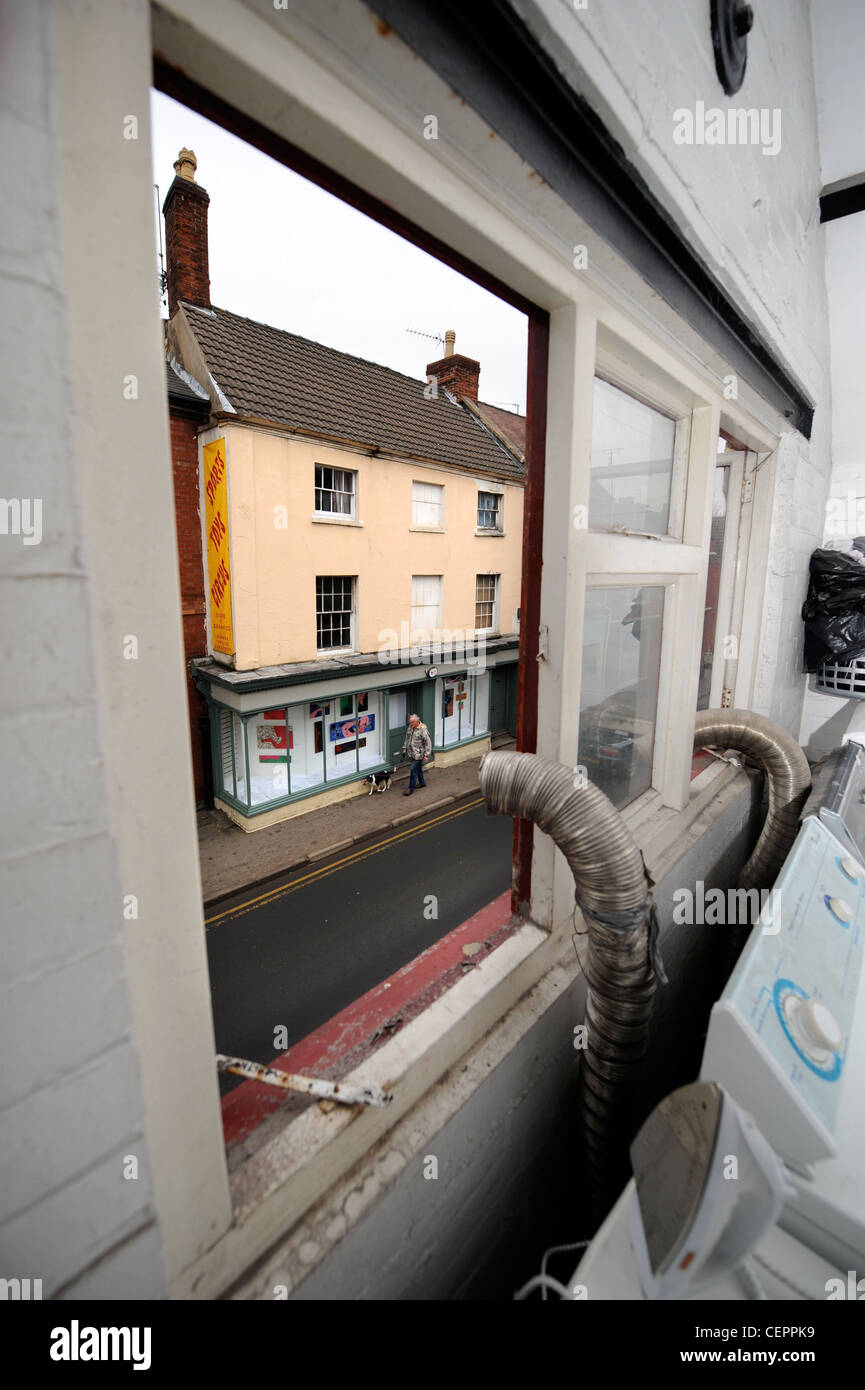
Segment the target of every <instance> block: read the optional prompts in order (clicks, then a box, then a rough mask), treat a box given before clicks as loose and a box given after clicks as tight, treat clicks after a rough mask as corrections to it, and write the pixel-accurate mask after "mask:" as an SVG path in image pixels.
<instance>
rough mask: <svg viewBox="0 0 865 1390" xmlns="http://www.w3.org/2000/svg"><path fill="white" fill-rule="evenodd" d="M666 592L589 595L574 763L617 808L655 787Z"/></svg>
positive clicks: (596, 591)
mask: <svg viewBox="0 0 865 1390" xmlns="http://www.w3.org/2000/svg"><path fill="white" fill-rule="evenodd" d="M663 612H664V589H663V587H662V586H660V585H652V586H647V585H644V586H642V587H641V588H608V589H588V590H587V591H586V610H585V626H584V631H583V666H582V682H581V685H582V695H581V700H580V744H579V747H580V751H579V761H580V763H581V764H582V766H583V767H585V769H586V772H587V774H588V777H589V780H590V781H591V782H592V783H594V785H595V786H596V787H600V789H601V791H602V792H604V793H605V794H606V795H607V796H608V797H609V798H610V800H611V801H612V803H613V805H614V806H617V807H622V806H625V805H627V803H628V802H629V801H633V800H634V798H635V797H637V796H639V795H640V793H641V792H644V791H646V789H647V788H648V787H650V786H651V784H652V753H653V750H654V743H655V719H656V715H657V705H658V672H659V668H660V662H661V623H662V619H663Z"/></svg>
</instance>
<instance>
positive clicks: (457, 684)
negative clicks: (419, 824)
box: [196, 663, 516, 829]
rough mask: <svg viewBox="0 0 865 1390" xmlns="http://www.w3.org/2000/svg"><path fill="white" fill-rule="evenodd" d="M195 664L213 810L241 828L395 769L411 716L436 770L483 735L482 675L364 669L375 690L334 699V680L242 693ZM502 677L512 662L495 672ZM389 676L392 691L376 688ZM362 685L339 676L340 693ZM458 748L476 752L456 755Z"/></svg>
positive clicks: (221, 673) (235, 682)
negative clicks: (204, 706)
mask: <svg viewBox="0 0 865 1390" xmlns="http://www.w3.org/2000/svg"><path fill="white" fill-rule="evenodd" d="M203 666H204V664H203V663H196V668H197V669H196V674H197V680H198V684H199V688H200V689H201V690H202V691H203V692H204V693H205V695H206V698H207V701H208V705H209V709H210V725H211V746H212V755H213V789H214V796H215V800H216V804H217V806H222V808H223V809H224V810H226V811H227V812H228V813H229V814H230V815H232V818H233V819H235V820H237V821H238V823H239V824H244V825H245V828H248V829H253V828H255V829H257V828H259V827H260V826H262V825H266V824H272V823H274V822H275V821H276V820H279V819H282V818H283V816H282V815H280V814H277V813H279V812H280V811H285V814H288V815H290V814H295V812H294V811H293V810H292V809H290V808H291V807H292V806H293V803H295V802H300V801H304V800H307V799H308V800H309V805H308V806H306V807H305V808H304V809H312V806H313V805H314V804H315V803H316V800H317V799H318V798H324V801H325V802H331V801H333V800H334V799H336V800H340V799H342V798H343V797H345V796H351V795H354V794H355V789H354V788H352V786H351V784H352V783H354V782H358V781H360V780H361V779H363V778H364V777H367V776H368V775H369V773H370V772H375V771H378V770H380V769H383V768H386V767H391V768H393V767H396V766H397V764H398V763H399V761H400V756H401V752H402V747H403V743H404V742H405V735H406V726H407V724H408V720H409V717H410V715H412V714H417V715H419V716H420V718H421V720H422V721H423V722H424V723H425V724H426V726H427V728H428V729H429V732H430V738H431V740H432V745H433V758H434V759H435V755H436V754H438V755H439V759H440V761H441V760H443V761H444V764H447V763H451V762H454V761H459V760H460V757H461V756H465V757H471V756H474V753H475V750H476V748H477V746H478V745H479V744H481V743H482V741H483V740H484V739H486V738H488V737H489V731H490V699H491V690H492V681H491V674H490V671H489V670H485V671H483V672H479V673H475V672H472V671H471V670H469V669H466V668H465V667H463V668H461V669H458V670H456V671H453V672H450V671H447V670H445V671H443V672H441V673H439V672H434V671H433V670H427V671H424V672H423V673H422V674H421V673H419V674H418V676H417V677H416V678H415V679H414V680H410V681H406V675H408V674H409V673H408V672H407V671H405V670H402V671H397V670H394V671H393V672H392V673H391V672H390V671H387V672H383V671H382V669H381V667H378V668H376V669H375V670H372V671H371V670H369V668H366V675H365V679H367V680H369V677H370V676H372V677H373V678H374V679H376V680H377V684H376V685H375V686H372V685H365V686H364V687H363V688H361V689H353V690H352V689H345V688H343V689H342V690H336V691H334V690H333V685H334V684H336V682H335V681H332V682H328V683H326V684H325V683H322V682H321V681H316V682H314V683H313V682H309V683H300V682H297V681H295V683H293V684H292V683H289V682H280V684H278V685H277V684H276V682H274V683H273V684H272V685H270V686H269V687H265V688H263V689H261V688H259V689H250V688H249V686H248V685H247V682H246V680H245V679H244V676H243V675H241V673H234V672H227V671H225V670H224V668H223V669H221V670H217V669H216V668H215V667H213V666H211V667H210V669H209V671H207V670H206V669H203ZM511 669H512V670H513V672H514V673H515V671H516V666H515V664H514V663H510V664H509V665H507V666H504V667H499V668H498V671H499V673H503V672H508V671H510V670H511ZM493 670H496V668H495V667H494V668H493ZM391 674H392V676H393V684H391V685H386V684H384V681H383V679H382V677H383V676H384V680H385V681H386V680H387V677H388V676H389V675H391ZM257 675H258V673H250V676H251V677H252V678H253V679H256V677H257ZM362 679H364V677H363V676H361V674H360V673H358V674H354V673H352V674H349V673H346V678H345V685H348V684H349V683H350V682H351V683H353V684H355V685H360V684H361V680H362ZM250 683H251V682H250ZM256 684H257V685H258V686H261V684H262V682H261V681H260V679H256ZM301 694H302V695H303V697H304V698H303V699H300V698H299V696H300V695H301ZM462 745H474V746H475V748H474V749H472V748H470V747H468V746H467V747H466V749H465V753H464V754H461V752H460V748H461V746H462ZM321 804H324V802H322V803H321ZM269 813H270V814H269ZM247 822H248V824H247Z"/></svg>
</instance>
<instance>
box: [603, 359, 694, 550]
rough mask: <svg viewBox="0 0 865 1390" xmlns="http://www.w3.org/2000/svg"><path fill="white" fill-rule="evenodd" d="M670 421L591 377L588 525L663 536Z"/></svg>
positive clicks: (670, 477) (672, 427)
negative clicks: (590, 453) (590, 456)
mask: <svg viewBox="0 0 865 1390" xmlns="http://www.w3.org/2000/svg"><path fill="white" fill-rule="evenodd" d="M675 440H676V424H675V421H674V420H671V419H669V418H668V417H667V416H666V415H662V414H661V412H660V411H659V410H653V409H652V408H651V406H648V405H643V403H642V401H638V400H635V399H634V397H633V396H629V395H627V394H626V392H624V391H620V390H619V389H618V387H616V386H610V385H609V383H608V382H606V381H601V379H600V378H599V377H596V378H595V392H594V402H593V408H592V474H591V483H590V489H589V526H590V527H591V528H592V529H593V530H595V531H612V530H614V529H615V528H616V527H624V528H625V529H626V530H628V531H648V532H650V533H651V534H652V535H661V536H663V535H666V534H667V532H668V530H669V523H670V494H671V489H672V482H673V453H674V446H675Z"/></svg>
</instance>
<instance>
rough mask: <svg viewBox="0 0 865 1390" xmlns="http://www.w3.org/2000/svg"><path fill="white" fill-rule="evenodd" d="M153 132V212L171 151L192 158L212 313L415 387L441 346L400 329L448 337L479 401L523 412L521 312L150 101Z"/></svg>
mask: <svg viewBox="0 0 865 1390" xmlns="http://www.w3.org/2000/svg"><path fill="white" fill-rule="evenodd" d="M151 124H152V138H153V160H154V166H153V181H154V183H156V184H158V185H159V201H160V207H161V204H162V202H163V201H164V199H165V195H166V193H167V192H168V189H169V187H170V185H171V181H172V179H173V178H174V167H173V166H174V161H175V160H176V158H177V154H178V151H179V150H180V148H181V147H182V146H183V145H186V146H187V147H188V148H189V149H192V150H194V151H195V155H196V158H197V160H198V169H197V171H196V180H197V182H198V183H200V184H201V185H202V187H204V188H206V189H207V192H208V193H209V194H210V207H209V209H208V229H209V240H210V297H211V301H212V302H213V303H214V304H215V305H217V306H218V307H219V308H222V309H230V310H231V311H232V312H233V313H235V314H242V315H244V316H245V317H247V318H251V319H257V320H259V321H260V322H262V323H269V324H272V325H273V326H274V327H276V328H283V329H287V330H288V331H289V332H291V333H298V334H300V335H301V336H302V337H304V338H312V339H314V340H315V341H316V342H319V343H326V344H327V345H328V346H329V347H334V348H339V349H340V350H341V351H343V352H350V353H353V354H354V355H355V356H357V357H365V358H367V359H368V360H369V361H371V362H380V363H383V364H384V365H385V366H388V367H393V368H394V369H395V370H396V371H399V372H404V373H405V374H406V375H407V376H414V377H417V378H418V379H423V377H424V368H425V366H426V364H427V362H431V361H433V360H434V359H435V358H437V357H441V356H442V354H443V353H444V344H443V343H441V344H438V343H436V342H433V341H432V339H430V338H421V337H416V336H415V335H414V334H412V333H408V332H407V331H406V330H407V329H409V328H412V329H419V330H421V331H422V332H423V333H430V334H439V335H440V336H441V338H442V339H444V334H445V329H447V328H453V329H454V330H455V332H456V335H457V336H456V350H457V352H462V353H464V354H465V355H466V356H467V357H474V358H476V359H477V360H478V361H479V362H480V364H481V376H480V389H479V396H480V399H481V400H482V401H488V402H491V403H493V404H500V405H504V406H505V407H506V408H509V407H511V408H512V407H513V406H515V405H518V407H519V410H520V412H521V413H523V414H525V408H526V394H525V393H526V348H527V331H528V330H527V320H526V317H525V315H524V314H521V313H520V312H519V311H518V310H516V309H513V308H512V307H511V306H510V305H509V304H504V303H502V301H501V300H500V299H497V298H496V297H495V296H494V295H491V294H489V293H488V292H487V291H486V290H483V289H481V288H480V287H479V286H478V285H475V284H474V283H473V282H472V281H470V280H466V279H465V278H464V277H463V276H462V275H458V274H457V273H456V271H453V270H451V269H450V268H449V267H448V266H444V265H442V264H441V263H440V262H439V261H437V260H435V259H434V258H433V257H432V256H428V255H427V254H426V253H425V252H424V251H420V250H418V249H417V248H416V247H414V246H412V245H410V244H409V243H408V242H406V241H403V240H402V238H401V237H398V236H396V235H395V234H394V233H393V232H390V231H388V230H387V229H386V228H384V227H382V226H380V225H379V224H378V223H377V222H373V221H372V220H371V219H370V218H368V217H365V216H364V215H363V214H362V213H359V212H357V211H355V209H354V208H351V207H348V206H347V204H345V203H343V202H341V201H340V200H339V199H338V198H335V197H333V196H332V195H331V194H329V193H325V192H324V191H323V190H322V189H320V188H318V187H316V185H314V184H311V183H308V182H307V181H306V180H305V179H303V178H301V177H300V176H299V175H298V174H295V173H294V172H293V171H292V170H290V169H287V168H285V167H284V166H283V165H281V164H277V163H276V162H275V161H274V160H272V159H270V158H269V157H268V156H267V155H264V154H262V153H261V152H260V151H259V150H256V149H253V148H252V147H251V146H250V145H247V144H245V143H244V142H243V141H242V140H238V139H237V138H236V137H235V136H233V135H229V134H228V132H227V131H224V130H222V129H221V127H219V126H215V125H212V124H211V122H210V121H206V120H204V118H203V117H201V116H199V115H197V114H196V113H194V112H192V111H189V110H188V109H187V108H186V107H185V106H181V105H180V104H179V102H176V101H173V100H172V99H171V98H170V97H166V96H163V95H162V94H161V93H159V92H153V93H151ZM159 218H160V221H161V220H162V214H161V212H160V214H159ZM163 239H164V226H163Z"/></svg>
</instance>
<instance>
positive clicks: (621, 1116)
mask: <svg viewBox="0 0 865 1390" xmlns="http://www.w3.org/2000/svg"><path fill="white" fill-rule="evenodd" d="M707 746H710V747H723V748H734V749H738V750H740V751H742V752H743V753H745V754H747V755H748V756H749V757H751V758H753V759H754V760H755V761H756V762H757V763H758V764H759V765H760V767H761V768H762V769H763V771H764V772H765V773H766V776H767V779H768V783H769V814H768V816H767V819H766V823H765V825H764V826H763V829H762V832H761V834H760V837H759V839H758V841H757V845H756V847H755V849H754V852H753V854H752V855H751V857H750V859H749V860H748V862H747V864H746V865H745V868H744V869H743V871H742V875H741V878H740V882H739V886H740V887H757V888H761V887H771V885H772V883H774V880H775V877H776V876H777V873H778V871H779V869H780V868H781V865H782V864H783V862H784V859H785V858H786V856H787V853H788V851H789V849H790V846H791V845H792V842H793V839H794V838H795V835H796V828H797V823H798V814H799V809H800V807H801V805H802V802H803V800H804V798H805V795H806V794H807V790H808V787H809V786H810V782H811V774H810V769H809V767H808V763H807V760H806V759H805V756H804V754H803V753H802V751H801V749H800V748H799V746H798V744H797V743H796V742H795V741H794V740H793V739H792V738H791V737H790V735H789V734H787V733H785V731H784V730H783V729H780V728H778V726H777V725H774V724H772V723H771V722H770V721H769V720H767V719H763V718H762V717H761V716H760V715H755V714H751V713H750V711H748V710H707V711H705V712H701V713H699V714H698V715H697V723H696V729H695V737H694V747H695V748H703V747H707ZM479 781H480V787H481V791H482V793H483V795H484V798H485V800H486V803H487V809H488V811H490V812H491V813H492V812H499V813H500V814H502V815H507V816H516V817H518V818H520V819H526V820H531V821H534V823H535V824H536V825H537V826H538V827H539V828H540V829H541V830H543V831H544V832H545V833H546V834H548V835H549V836H550V837H551V839H553V840H554V841H555V843H556V844H557V845H558V847H559V849H560V850H561V851H562V853H563V854H564V856H565V858H566V859H567V861H568V864H569V866H570V869H571V873H572V874H573V876H574V887H575V892H574V896H575V899H576V903H577V906H578V907H579V908H580V910H581V912H582V914H583V917H584V918H585V921H586V925H587V928H588V951H587V959H586V964H585V977H586V983H587V985H588V995H587V999H586V1020H585V1021H586V1024H587V1032H588V1038H587V1041H588V1046H587V1048H586V1050H585V1051H584V1053H583V1061H582V1065H581V1067H580V1102H579V1111H580V1114H579V1120H580V1129H581V1141H582V1145H583V1149H584V1155H585V1160H586V1166H587V1173H586V1176H587V1183H588V1189H589V1197H590V1207H591V1210H592V1214H593V1215H595V1216H597V1217H598V1218H600V1217H601V1216H603V1215H604V1214H605V1213H606V1211H607V1210H608V1208H609V1205H610V1203H611V1201H612V1200H613V1199H614V1198H615V1197H616V1196H617V1195H618V1192H619V1191H620V1189H621V1186H622V1176H623V1174H624V1173H626V1171H627V1153H628V1143H629V1142H630V1139H631V1137H632V1135H631V1127H632V1125H631V1122H632V1105H631V1099H632V1091H633V1087H634V1084H635V1082H636V1080H637V1076H638V1067H637V1063H638V1062H639V1060H640V1058H641V1057H642V1056H643V1054H644V1052H645V1050H646V1046H647V1043H648V1032H649V1020H650V1017H651V1012H652V1001H653V999H654V994H655V988H656V983H657V971H656V967H657V969H658V970H662V967H660V962H659V957H658V955H657V950H656V945H657V942H656V933H657V921H656V918H655V910H654V905H653V902H652V896H651V883H650V880H649V878H648V876H647V874H646V870H645V866H644V863H643V857H642V854H641V853H640V851H639V849H638V848H637V846H636V844H635V843H634V840H633V838H632V837H631V834H630V831H629V830H628V828H627V826H626V825H625V822H624V821H623V819H622V817H621V815H620V814H619V812H618V811H617V810H616V808H615V807H614V806H613V804H612V802H611V801H609V800H608V798H607V797H606V796H605V795H604V794H603V792H601V791H599V790H598V788H597V787H593V786H591V785H581V784H580V783H579V782H575V778H574V774H573V772H572V771H571V770H570V769H569V768H566V767H564V766H563V765H562V764H561V763H553V762H549V761H548V760H547V759H545V758H539V757H537V756H536V755H535V754H534V753H504V752H502V753H487V754H486V755H485V756H484V757H483V758H482V759H481V765H480V773H479ZM661 978H662V979H663V978H665V977H664V976H663V975H662V976H661Z"/></svg>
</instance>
